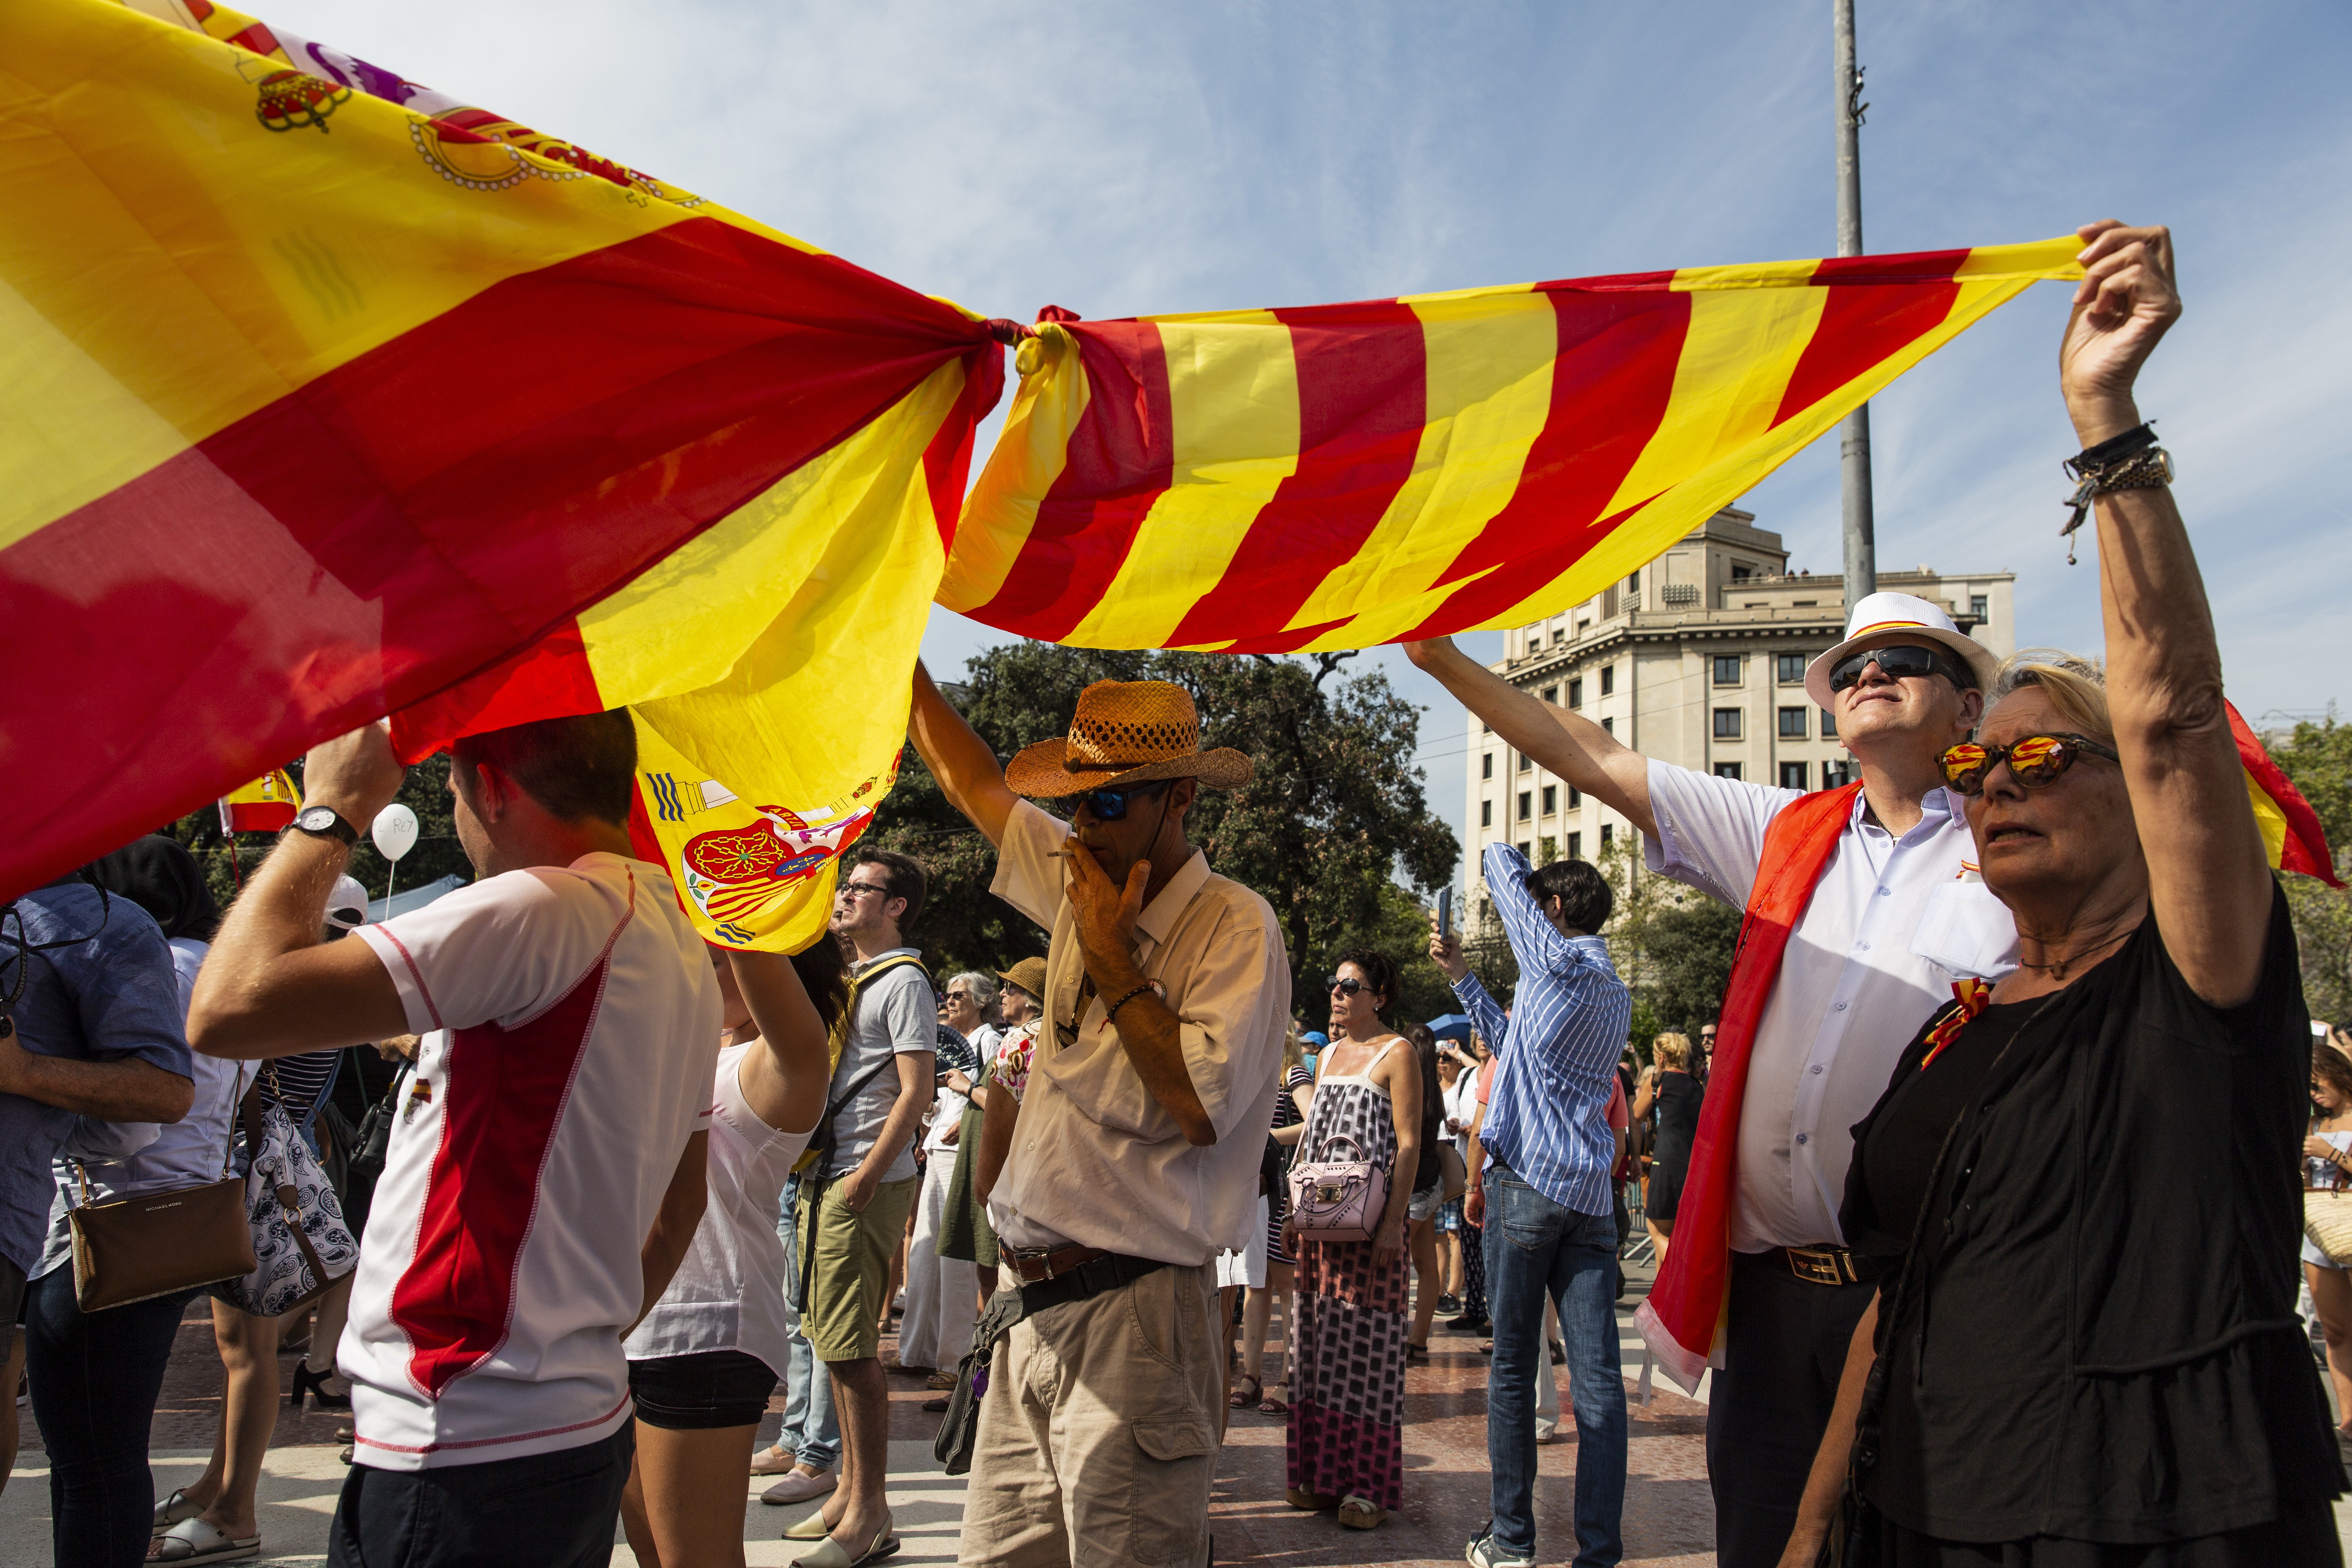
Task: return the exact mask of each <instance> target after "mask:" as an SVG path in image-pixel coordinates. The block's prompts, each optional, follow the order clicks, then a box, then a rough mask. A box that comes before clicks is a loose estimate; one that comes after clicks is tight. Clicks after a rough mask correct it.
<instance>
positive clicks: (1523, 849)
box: [1519, 838, 1534, 860]
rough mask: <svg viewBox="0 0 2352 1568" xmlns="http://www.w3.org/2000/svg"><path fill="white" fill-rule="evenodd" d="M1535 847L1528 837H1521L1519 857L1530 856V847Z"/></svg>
mask: <svg viewBox="0 0 2352 1568" xmlns="http://www.w3.org/2000/svg"><path fill="white" fill-rule="evenodd" d="M1533 847H1534V846H1533V845H1531V844H1529V843H1528V841H1527V840H1526V839H1524V838H1522V839H1520V840H1519V858H1520V859H1522V860H1524V859H1526V858H1528V850H1529V849H1531V848H1533Z"/></svg>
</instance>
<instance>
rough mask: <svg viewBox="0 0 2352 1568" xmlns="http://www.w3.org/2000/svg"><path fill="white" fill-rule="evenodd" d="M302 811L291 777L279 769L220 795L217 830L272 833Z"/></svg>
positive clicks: (299, 797)
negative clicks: (218, 825)
mask: <svg viewBox="0 0 2352 1568" xmlns="http://www.w3.org/2000/svg"><path fill="white" fill-rule="evenodd" d="M301 809H302V792H301V791H300V790H299V789H296V788H295V787H294V775H293V774H291V773H288V772H287V771H286V770H285V769H284V768H278V769H274V770H273V771H271V772H269V773H264V774H262V775H261V776H260V777H259V778H257V779H256V780H254V781H253V782H252V783H251V784H241V785H239V786H238V787H237V788H236V789H233V790H231V791H229V792H228V793H227V794H226V795H223V796H221V798H220V827H221V831H222V832H223V833H275V832H277V831H278V829H279V828H281V827H285V826H289V824H291V823H292V822H293V820H294V814H295V813H296V812H298V811H299V810H301Z"/></svg>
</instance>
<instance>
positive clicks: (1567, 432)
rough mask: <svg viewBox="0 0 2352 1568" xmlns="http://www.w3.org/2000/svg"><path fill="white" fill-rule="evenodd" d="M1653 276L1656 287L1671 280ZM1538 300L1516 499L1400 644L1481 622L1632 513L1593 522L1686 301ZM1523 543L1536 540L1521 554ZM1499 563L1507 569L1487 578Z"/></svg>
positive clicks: (1623, 465)
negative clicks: (1549, 351) (1543, 395)
mask: <svg viewBox="0 0 2352 1568" xmlns="http://www.w3.org/2000/svg"><path fill="white" fill-rule="evenodd" d="M1655 277H1656V279H1657V280H1658V281H1659V282H1660V283H1663V282H1664V281H1667V280H1670V279H1672V277H1673V274H1671V273H1659V274H1656V275H1655ZM1629 281H1630V280H1629ZM1547 297H1548V298H1549V300H1551V304H1552V310H1553V312H1554V314H1555V316H1556V317H1557V319H1558V321H1559V352H1558V354H1557V355H1556V357H1555V358H1554V359H1553V361H1552V382H1551V412H1550V413H1549V415H1548V416H1546V417H1545V420H1544V426H1543V429H1542V430H1541V431H1540V432H1539V433H1538V435H1537V437H1536V439H1535V443H1534V445H1533V446H1532V447H1530V448H1529V449H1528V460H1527V465H1526V467H1525V468H1522V469H1521V470H1520V473H1519V484H1518V489H1516V490H1514V491H1513V492H1512V493H1511V499H1510V500H1508V501H1507V502H1505V503H1504V505H1503V510H1500V511H1498V512H1496V514H1495V517H1494V520H1493V521H1490V522H1488V523H1487V525H1486V528H1485V529H1484V530H1482V531H1480V533H1479V535H1478V537H1477V538H1476V539H1475V540H1473V541H1471V542H1470V543H1469V545H1468V546H1467V547H1465V549H1464V550H1463V552H1462V553H1461V554H1460V555H1458V556H1456V557H1455V558H1454V563H1453V565H1451V566H1449V567H1448V568H1447V569H1446V572H1445V574H1444V577H1442V578H1440V579H1439V584H1440V586H1443V585H1444V584H1447V583H1463V579H1465V578H1466V577H1470V576H1472V575H1473V574H1476V573H1482V572H1483V573H1485V574H1486V575H1485V576H1482V577H1479V578H1478V579H1477V580H1476V581H1475V582H1468V583H1463V585H1462V586H1461V587H1459V588H1457V589H1455V590H1454V592H1453V593H1452V594H1450V595H1447V596H1446V600H1445V603H1444V604H1443V605H1440V606H1438V608H1437V609H1436V610H1435V611H1434V612H1433V613H1432V614H1431V615H1430V616H1429V618H1428V619H1427V620H1425V621H1423V623H1422V624H1421V625H1420V626H1416V627H1414V628H1413V629H1412V631H1410V632H1408V633H1406V634H1405V639H1406V640H1410V639H1412V638H1415V637H1442V636H1445V635H1447V634H1450V633H1453V632H1457V631H1460V630H1461V629H1462V628H1463V627H1465V626H1476V625H1477V624H1478V623H1479V622H1481V621H1485V620H1491V619H1492V618H1493V617H1495V616H1497V615H1500V614H1501V613H1502V612H1503V611H1504V610H1506V609H1507V608H1509V607H1510V606H1511V605H1515V604H1517V603H1518V602H1519V601H1520V600H1521V599H1524V598H1526V597H1527V596H1528V595H1529V594H1531V593H1533V592H1534V591H1535V590H1537V589H1538V588H1540V587H1541V586H1542V585H1543V584H1546V583H1549V582H1550V581H1551V580H1552V579H1553V578H1555V577H1557V576H1559V574H1561V573H1563V572H1565V571H1567V570H1568V569H1569V568H1570V566H1572V565H1574V564H1575V563H1576V562H1577V561H1578V560H1579V559H1580V557H1581V556H1582V555H1583V554H1584V552H1586V551H1588V550H1590V549H1591V548H1592V546H1593V545H1595V544H1597V543H1599V542H1601V541H1602V540H1603V539H1606V538H1607V537H1608V536H1609V531H1610V530H1611V529H1612V528H1614V527H1615V526H1616V525H1617V524H1618V523H1619V522H1620V521H1622V520H1623V519H1624V518H1625V517H1626V516H1628V515H1630V513H1631V511H1632V510H1633V509H1631V508H1627V509H1623V510H1620V511H1619V512H1618V513H1616V514H1615V515H1614V516H1612V517H1608V518H1600V512H1601V508H1603V507H1605V506H1607V505H1608V504H1609V501H1610V499H1611V498H1612V496H1614V495H1615V494H1616V493H1617V488H1618V486H1620V485H1621V484H1622V483H1623V482H1624V479H1625V476H1626V475H1627V474H1629V473H1631V472H1632V471H1633V465H1634V463H1635V462H1636V461H1638V460H1639V459H1640V458H1641V456H1642V451H1643V447H1646V446H1648V445H1649V441H1650V437H1651V436H1652V435H1653V434H1654V432H1655V431H1656V429H1657V427H1658V421H1659V420H1660V419H1661V418H1663V417H1664V415H1665V412H1666V405H1667V403H1668V402H1669V401H1671V400H1672V399H1673V397H1674V392H1675V365H1676V363H1678V362H1679V360H1680V358H1681V356H1682V348H1683V335H1684V333H1685V331H1687V330H1688V328H1689V326H1690V296H1689V295H1688V294H1678V293H1675V292H1673V291H1671V290H1669V289H1664V288H1663V287H1653V288H1648V289H1638V288H1631V287H1625V288H1622V289H1614V290H1612V291H1608V292H1603V293H1599V294H1595V293H1590V292H1587V291H1585V290H1583V289H1568V288H1562V289H1548V290H1547ZM1637 504H1640V503H1637ZM1596 519H1599V521H1597V522H1596V521H1595V520H1596ZM1530 539H1538V540H1541V541H1542V542H1541V543H1540V544H1538V545H1536V546H1535V547H1534V548H1532V549H1531V548H1529V545H1528V541H1529V540H1530ZM1506 563H1508V566H1509V569H1508V570H1507V571H1494V570H1491V569H1492V568H1495V567H1498V566H1503V565H1505V564H1506Z"/></svg>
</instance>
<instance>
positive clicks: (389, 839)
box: [368, 801, 416, 860]
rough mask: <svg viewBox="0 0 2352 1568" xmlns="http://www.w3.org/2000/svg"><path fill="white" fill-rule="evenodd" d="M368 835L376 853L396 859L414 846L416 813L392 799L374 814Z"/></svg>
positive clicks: (386, 857) (389, 858)
mask: <svg viewBox="0 0 2352 1568" xmlns="http://www.w3.org/2000/svg"><path fill="white" fill-rule="evenodd" d="M368 837H370V838H373V839H374V840H375V847H376V853H378V854H380V855H382V856H383V858H385V859H387V860H398V859H399V858H401V857H402V856H404V855H405V854H407V853H408V852H409V851H410V850H411V849H414V848H415V847H416V814H415V812H413V811H411V810H409V809H408V807H406V806H404V805H401V804H400V803H399V802H398V801H394V803H393V804H392V805H387V806H385V807H384V808H383V810H382V811H379V812H377V813H376V814H375V824H374V826H372V827H370V828H369V829H368Z"/></svg>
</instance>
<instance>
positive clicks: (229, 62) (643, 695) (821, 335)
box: [0, 0, 1002, 891]
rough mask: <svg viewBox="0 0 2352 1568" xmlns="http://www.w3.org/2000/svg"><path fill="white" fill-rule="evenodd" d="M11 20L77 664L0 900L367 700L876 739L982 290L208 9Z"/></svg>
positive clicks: (1, 386)
mask: <svg viewBox="0 0 2352 1568" xmlns="http://www.w3.org/2000/svg"><path fill="white" fill-rule="evenodd" d="M0 58H5V60H6V62H7V65H6V70H5V86H0V190H5V193H6V198H7V201H8V204H9V209H10V210H9V216H8V221H7V222H6V223H5V224H0V612H5V617H6V620H7V624H8V626H9V632H10V636H11V637H12V639H13V640H14V641H15V642H16V644H17V645H18V646H19V647H26V648H40V649H42V650H43V652H44V654H45V656H46V658H47V660H48V661H49V668H51V669H53V670H54V671H55V672H56V675H55V677H54V679H48V680H42V681H31V680H22V681H17V682H15V683H12V684H11V685H10V686H9V687H8V688H7V689H6V690H5V693H0V769H5V771H6V772H7V773H11V774H13V775H15V776H19V777H30V776H34V775H35V774H36V773H38V774H40V775H42V776H45V777H47V778H50V779H52V780H54V781H55V783H56V787H50V788H46V789H43V790H41V791H38V792H36V794H35V795H30V796H28V797H27V803H28V806H29V807H30V810H29V813H28V820H26V821H23V822H20V823H19V824H18V828H17V831H16V832H15V833H12V834H11V835H10V836H9V838H8V842H7V843H6V844H5V846H0V891H5V890H9V889H22V888H24V887H27V886H33V885H37V884H38V883H39V882H41V881H44V880H46V879H48V878H49V877H51V876H53V875H55V874H56V873H57V872H58V871H60V870H62V869H64V868H68V867H71V866H74V865H77V864H79V863H81V862H83V861H86V860H88V859H89V858H93V857H95V856H97V855H99V854H101V853H104V852H105V851H107V850H110V849H111V848H113V847H116V846H117V845H119V844H121V843H122V842H124V841H125V840H127V839H129V838H130V837H133V836H134V835H135V834H136V833H138V832H139V831H141V830H142V829H143V828H145V827H147V826H150V825H152V823H154V822H156V821H159V820H163V819H165V818H168V817H171V816H177V815H180V814H183V813H184V812H186V811H188V810H190V809H193V808H194V806H195V805H198V804H200V803H202V802H203V801H205V800H208V799H212V798H215V797H216V796H218V795H221V794H222V793H223V792H224V791H225V790H226V789H227V788H229V787H231V786H233V785H235V784H238V783H240V782H241V781H244V780H247V779H251V778H253V777H254V776H255V775H256V774H257V773H261V772H263V771H264V770H265V769H268V768H272V767H275V766H277V765H278V764H279V763H283V762H284V761H285V760H286V759H287V758H289V757H290V756H293V755H295V754H296V753H298V752H300V751H301V750H303V748H304V747H306V746H307V745H309V744H310V743H311V742H315V741H317V740H320V739H321V738H323V737H326V736H330V735H332V734H335V733H337V732H340V731H343V730H347V729H350V728H352V726H354V725H356V724H358V723H362V722H364V721H369V720H371V719H373V718H376V717H378V716H380V715H383V714H384V713H387V712H392V713H394V714H395V715H396V716H397V723H396V730H397V732H398V736H399V739H400V740H401V741H402V742H403V744H404V749H405V750H406V751H407V752H408V753H409V754H411V755H414V754H415V753H416V752H418V751H419V750H421V749H429V748H430V746H431V745H433V744H435V743H437V742H441V741H444V740H446V739H449V738H451V737H452V736H454V735H457V734H460V733H463V732H466V731H467V730H469V729H480V728H488V727H490V726H492V725H496V724H503V723H511V722H516V721H520V720H523V719H529V718H538V717H547V716H551V715H554V714H558V713H563V712H572V711H579V710H583V709H584V708H608V707H615V706H620V705H624V704H630V705H638V712H639V718H640V721H642V722H644V723H649V724H652V725H654V726H656V727H657V728H659V729H661V731H662V732H663V733H664V734H666V735H667V736H668V737H669V739H670V740H671V742H673V743H674V744H675V745H676V746H677V748H678V749H679V750H680V751H682V752H686V753H687V754H688V755H691V756H692V757H693V766H692V768H691V769H690V770H689V771H693V772H695V773H697V774H698V776H708V777H718V778H725V779H727V780H728V781H729V784H730V786H731V787H732V788H734V789H736V790H740V791H741V792H743V794H744V795H745V798H747V799H757V800H761V801H770V800H781V801H784V802H788V803H792V804H793V805H794V808H795V809H799V808H800V807H801V806H802V805H807V804H811V803H821V802H825V801H830V800H834V799H836V798H839V797H842V796H844V795H846V794H847V793H848V792H849V791H851V790H852V789H854V788H855V787H856V784H858V783H859V782H860V781H862V780H865V779H867V778H871V777H874V776H877V774H878V773H881V772H882V771H883V770H884V769H885V768H886V767H887V765H888V763H889V762H890V759H891V758H892V757H893V756H895V754H896V751H897V747H898V742H899V739H900V737H901V733H902V731H903V724H904V706H905V701H906V696H905V685H906V674H907V670H908V666H909V665H910V664H911V661H912V658H913V655H914V649H915V647H916V643H917V639H918V637H919V628H920V626H921V625H922V619H923V616H924V613H925V610H926V607H927V604H928V601H929V597H930V595H931V592H932V589H933V586H934V584H935V583H936V580H937V576H938V574H939V572H940V567H941V565H942V564H943V563H944V559H945V554H946V550H947V546H948V542H949V540H950V535H951V534H952V531H953V524H954V517H955V507H956V504H957V502H958V500H959V499H960V498H961V492H962V489H963V474H964V468H965V465H966V464H967V463H968V461H969V456H970V449H971V428H972V426H973V424H974V422H975V421H976V420H977V419H978V418H979V416H981V415H982V414H983V413H985V411H986V410H987V408H988V407H989V406H990V405H991V404H992V401H993V399H994V397H995V395H996V392H997V388H998V386H999V384H1001V377H1002V371H1001V358H1002V356H1001V352H1000V350H999V349H998V347H997V345H996V342H994V340H993V339H992V336H991V332H990V329H989V327H988V325H987V324H986V323H985V322H982V321H980V320H979V319H977V318H975V317H973V316H972V315H971V314H970V313H969V312H966V311H963V310H961V309H959V308H957V307H955V306H953V305H950V304H948V303H945V302H943V301H940V300H934V299H929V298H927V297H925V296H923V295H920V294H918V293H915V292H914V291H912V290H911V289H905V288H903V287H901V286H899V285H898V284H896V283H893V282H890V281H889V280H887V279H882V278H879V277H877V276H876V275H874V274H872V273H870V272H867V271H865V270H864V269H862V268H857V267H855V266H852V265H850V264H849V263H847V262H845V261H843V260H841V259H839V258H835V257H832V256H829V255H826V254H824V252H822V251H819V250H817V249H815V248H814V247H810V246H807V245H805V244H803V243H802V242H801V241H798V240H795V239H793V238H791V237H788V236H785V235H782V234H781V233H778V232H777V231H775V230H773V229H771V228H767V227H765V226H761V225H760V224H757V223H754V222H752V221H751V220H749V219H746V218H744V217H741V216H739V215H736V214H734V213H731V212H729V211H727V210H726V209H724V208H721V207H719V206H717V205H713V204H711V203H709V202H708V201H706V200H704V199H703V198H701V197H699V196H697V195H693V194H691V193H689V192H686V191H681V190H678V189H677V188H675V187H673V186H670V185H668V184H664V183H663V182H662V181H660V180H658V179H656V178H654V177H652V176H650V175H647V174H643V173H642V172H639V171H636V170H634V169H630V168H627V167H625V165H622V164H619V163H614V162H613V161H611V160H608V159H605V158H602V157H599V156H597V155H595V154H593V153H588V152H586V151H584V150H583V149H580V148H578V147H575V146H572V145H571V144H569V143H567V142H562V141H559V140H556V139H554V138H551V137H549V136H546V135H544V134H542V133H541V132H536V131H533V130H531V129H530V128H529V127H527V126H522V125H520V124H517V123H515V122H514V121H509V120H507V119H504V118H503V117H501V116H499V115H497V114H494V113H491V112H489V111H488V110H481V109H479V108H477V107H474V106H471V105H469V104H467V103H466V102H464V101H463V100H458V99H456V98H452V97H450V96H448V95H446V94H444V93H439V92H436V91H433V90H431V89H425V88H423V87H420V86H418V85H416V84H415V83H413V82H409V81H406V80H404V79H402V78H401V77H399V76H398V75H397V74H396V73H394V72H392V71H388V70H383V69H382V68H377V67H374V66H372V65H369V64H367V63H366V62H364V61H361V60H356V59H354V58H352V57H351V56H349V55H347V54H344V53H341V52H340V51H338V50H334V49H332V48H329V47H325V46H323V45H318V44H313V43H310V42H309V41H307V40H303V39H300V38H298V37H293V36H291V35H290V34H287V33H284V32H282V31H273V30H272V29H271V28H269V27H268V26H265V25H263V24H261V23H259V22H257V21H255V20H254V19H253V18H251V17H249V16H242V15H240V14H237V13H235V12H231V11H229V10H227V9H226V8H224V7H220V6H216V5H210V4H208V3H207V0H140V4H139V5H137V6H136V7H135V8H133V7H131V6H127V5H115V4H109V3H106V0H12V3H11V4H10V5H6V6H5V7H0ZM852 616H864V617H866V619H865V620H864V622H863V623H861V629H862V630H863V631H864V632H865V633H866V636H865V637H862V638H861V637H855V636H853V637H847V638H846V639H841V636H840V634H841V632H842V628H843V627H844V626H846V625H848V624H850V617H852ZM813 637H822V638H832V639H836V640H840V643H841V646H837V647H836V646H831V645H830V644H828V643H813V642H812V640H811V639H812V638H813ZM894 703H895V704H896V710H895V712H894V710H893V704H894ZM61 771H62V773H64V774H65V775H66V776H64V777H62V778H59V777H58V774H59V773H60V772H61Z"/></svg>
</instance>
